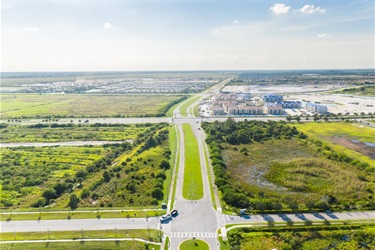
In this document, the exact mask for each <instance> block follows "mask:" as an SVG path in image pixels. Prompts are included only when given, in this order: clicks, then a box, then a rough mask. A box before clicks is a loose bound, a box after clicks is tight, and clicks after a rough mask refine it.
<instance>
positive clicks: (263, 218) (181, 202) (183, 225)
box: [1, 79, 375, 250]
mask: <svg viewBox="0 0 375 250" xmlns="http://www.w3.org/2000/svg"><path fill="white" fill-rule="evenodd" d="M227 80H228V79H227ZM220 86H221V85H219V87H213V88H211V89H210V91H211V92H213V91H217V90H218V89H220ZM206 94H208V93H204V94H202V98H203V97H206V96H207V95H206ZM199 101H200V100H198V101H197V102H199ZM197 102H196V103H197ZM196 103H194V104H192V105H191V106H190V107H189V108H188V110H192V107H194V106H195V105H196ZM180 106H181V105H179V106H178V107H177V108H176V109H175V110H174V112H173V114H174V118H98V119H90V120H89V121H88V122H89V123H95V122H100V123H126V124H134V123H147V122H150V123H159V122H168V123H173V124H175V125H176V128H177V132H178V134H179V141H178V148H179V152H180V161H179V168H178V169H179V171H178V172H177V173H175V175H174V177H173V179H174V181H176V182H177V184H176V196H175V200H174V201H170V202H169V203H168V204H169V205H168V211H170V210H171V209H173V208H175V209H178V211H179V215H178V216H177V217H175V218H174V219H173V220H172V221H170V222H169V223H165V224H160V221H159V217H150V218H149V219H148V220H146V219H145V218H143V219H131V218H130V219H99V220H98V219H85V220H80V219H72V220H40V221H37V220H33V221H2V222H1V231H2V232H29V231H46V232H47V231H60V230H111V229H116V228H117V229H139V228H150V229H162V230H163V232H164V234H165V235H167V236H169V237H170V239H171V240H170V249H173V250H174V249H178V246H179V244H180V243H181V242H183V241H184V240H186V239H191V238H193V237H195V238H199V239H202V240H204V241H206V242H207V243H208V244H209V245H210V249H211V250H215V249H219V246H218V241H217V234H216V232H217V230H218V229H219V228H223V227H224V226H225V225H226V224H237V223H255V224H256V223H264V222H267V221H270V220H272V221H275V222H282V221H287V220H292V221H295V222H298V221H304V220H312V221H322V220H324V219H327V220H330V221H335V220H360V219H364V220H366V219H374V218H375V211H367V212H345V213H303V214H262V215H254V216H249V217H240V216H229V215H223V214H222V213H221V211H222V210H221V207H220V202H219V196H218V192H217V189H215V188H214V198H215V200H211V197H212V196H211V194H210V192H211V191H210V185H209V180H208V177H209V176H210V175H211V176H212V177H213V171H212V166H206V160H205V151H206V153H207V152H208V149H207V145H206V144H205V141H204V139H205V134H204V132H203V130H202V129H201V128H200V122H201V121H202V120H203V121H208V122H212V121H215V120H218V121H224V120H226V119H227V117H219V118H211V117H210V118H196V117H194V116H193V114H191V113H189V114H188V116H187V117H182V116H181V113H180V110H179V109H180ZM234 119H235V120H236V121H241V120H244V119H248V120H263V121H267V120H270V119H272V120H285V118H284V117H239V118H234ZM69 121H70V120H69ZM29 122H30V123H32V122H36V121H29ZM73 122H78V119H77V121H76V120H74V121H73ZM186 123H187V124H190V125H191V127H192V129H193V132H194V135H195V137H196V139H197V141H198V148H199V154H200V165H201V171H202V181H203V189H204V190H203V193H204V195H203V198H202V199H200V200H194V201H192V200H186V199H184V198H183V196H182V191H183V190H182V189H183V179H184V163H185V157H188V156H185V144H184V134H183V130H182V124H186ZM207 155H208V154H207ZM207 169H209V171H207ZM171 193H172V192H171ZM169 197H171V195H170V196H169ZM214 203H215V204H216V207H217V209H216V210H214V208H213V204H214Z"/></svg>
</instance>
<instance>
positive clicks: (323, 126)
mask: <svg viewBox="0 0 375 250" xmlns="http://www.w3.org/2000/svg"><path fill="white" fill-rule="evenodd" d="M293 126H296V127H297V129H298V130H300V131H302V132H304V133H306V134H307V135H308V136H310V137H313V138H316V139H319V140H321V141H323V142H324V143H326V144H327V145H328V146H329V147H331V148H333V149H334V150H336V151H338V152H343V153H345V154H347V155H348V156H350V157H353V158H355V159H359V160H361V161H363V162H366V163H368V164H369V165H371V166H373V167H375V163H374V159H375V153H374V152H375V129H374V128H371V127H366V126H364V125H362V124H359V123H346V122H329V123H319V124H317V123H303V124H302V123H298V124H297V123H296V124H293Z"/></svg>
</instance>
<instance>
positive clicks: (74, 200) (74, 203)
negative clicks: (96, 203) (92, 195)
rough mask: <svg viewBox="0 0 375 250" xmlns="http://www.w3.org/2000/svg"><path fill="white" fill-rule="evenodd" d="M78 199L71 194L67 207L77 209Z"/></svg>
mask: <svg viewBox="0 0 375 250" xmlns="http://www.w3.org/2000/svg"><path fill="white" fill-rule="evenodd" d="M78 202H79V198H78V197H77V195H76V194H71V195H70V197H69V203H68V206H69V207H70V208H71V209H72V210H73V209H76V208H77V207H78Z"/></svg>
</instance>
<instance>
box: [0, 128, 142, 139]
mask: <svg viewBox="0 0 375 250" xmlns="http://www.w3.org/2000/svg"><path fill="white" fill-rule="evenodd" d="M146 129H147V128H146V127H144V126H136V125H118V126H106V125H105V124H103V125H101V126H94V125H87V124H82V125H71V126H70V127H44V128H32V127H31V128H30V127H29V126H24V125H8V126H7V127H6V128H3V129H0V142H3V143H4V142H59V141H88V140H90V141H125V140H134V139H136V137H137V135H138V134H139V133H143V132H144V131H145V130H146Z"/></svg>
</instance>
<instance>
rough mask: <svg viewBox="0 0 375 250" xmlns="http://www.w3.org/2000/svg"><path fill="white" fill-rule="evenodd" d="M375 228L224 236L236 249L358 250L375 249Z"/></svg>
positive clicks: (287, 230)
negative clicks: (364, 245)
mask: <svg viewBox="0 0 375 250" xmlns="http://www.w3.org/2000/svg"><path fill="white" fill-rule="evenodd" d="M374 236H375V227H374V226H373V225H363V226H354V227H353V226H351V225H348V226H326V227H325V226H319V227H314V226H310V227H303V226H302V227H300V226H298V227H285V228H280V227H277V228H267V227H265V228H263V229H262V230H261V231H258V228H243V229H234V230H231V231H230V232H229V233H228V243H229V244H230V245H231V246H232V247H235V246H237V247H238V248H239V249H255V250H257V249H273V248H276V249H311V250H315V249H323V248H329V247H332V246H335V247H334V248H335V249H362V248H361V244H363V243H366V245H367V246H368V248H363V249H372V248H374V247H375V240H374V239H375V238H374Z"/></svg>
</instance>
